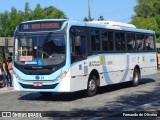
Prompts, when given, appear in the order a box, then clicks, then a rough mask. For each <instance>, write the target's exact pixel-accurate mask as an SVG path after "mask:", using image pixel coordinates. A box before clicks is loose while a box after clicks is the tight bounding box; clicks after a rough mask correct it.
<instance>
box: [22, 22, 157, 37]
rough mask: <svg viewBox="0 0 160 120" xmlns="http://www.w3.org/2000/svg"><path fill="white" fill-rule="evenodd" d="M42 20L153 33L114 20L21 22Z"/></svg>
mask: <svg viewBox="0 0 160 120" xmlns="http://www.w3.org/2000/svg"><path fill="white" fill-rule="evenodd" d="M43 21H65V22H67V23H69V25H70V26H87V27H96V28H104V29H111V30H123V31H130V32H141V33H149V34H155V32H154V31H153V30H145V29H138V28H136V27H135V26H134V25H132V24H127V23H120V22H114V21H91V22H85V21H77V20H73V19H40V20H32V21H26V22H22V23H30V22H43ZM107 22H109V23H107ZM115 24H116V25H115Z"/></svg>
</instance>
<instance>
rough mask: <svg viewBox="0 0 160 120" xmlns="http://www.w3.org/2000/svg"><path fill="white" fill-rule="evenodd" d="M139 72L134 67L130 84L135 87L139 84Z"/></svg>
mask: <svg viewBox="0 0 160 120" xmlns="http://www.w3.org/2000/svg"><path fill="white" fill-rule="evenodd" d="M139 79H140V72H139V70H138V69H137V68H135V69H134V73H133V80H132V86H134V87H136V86H138V85H139Z"/></svg>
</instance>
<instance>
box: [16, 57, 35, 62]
mask: <svg viewBox="0 0 160 120" xmlns="http://www.w3.org/2000/svg"><path fill="white" fill-rule="evenodd" d="M19 59H20V61H32V59H33V58H32V56H20V58H19Z"/></svg>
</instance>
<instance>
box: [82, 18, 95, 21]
mask: <svg viewBox="0 0 160 120" xmlns="http://www.w3.org/2000/svg"><path fill="white" fill-rule="evenodd" d="M93 20H94V18H91V20H90V21H93ZM83 21H86V22H87V21H89V20H88V18H87V17H85V18H84V19H83Z"/></svg>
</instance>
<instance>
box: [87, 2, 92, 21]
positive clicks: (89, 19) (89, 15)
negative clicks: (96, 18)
mask: <svg viewBox="0 0 160 120" xmlns="http://www.w3.org/2000/svg"><path fill="white" fill-rule="evenodd" d="M88 21H91V13H90V0H88Z"/></svg>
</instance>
